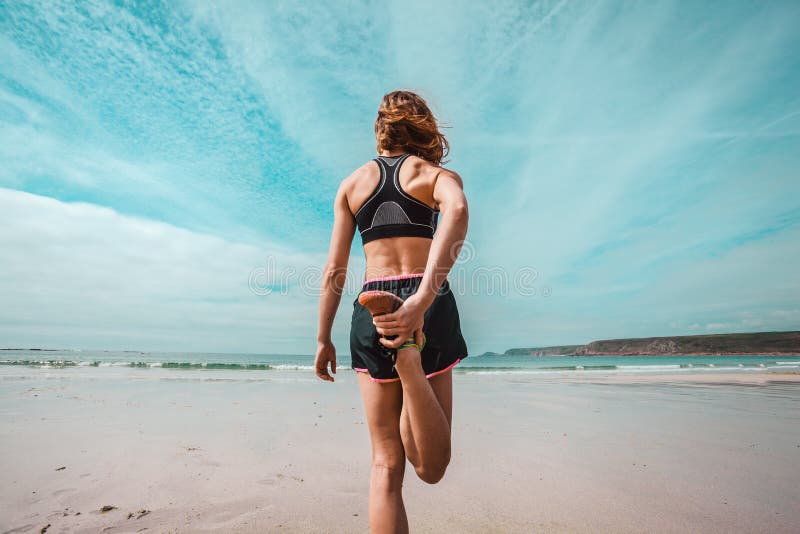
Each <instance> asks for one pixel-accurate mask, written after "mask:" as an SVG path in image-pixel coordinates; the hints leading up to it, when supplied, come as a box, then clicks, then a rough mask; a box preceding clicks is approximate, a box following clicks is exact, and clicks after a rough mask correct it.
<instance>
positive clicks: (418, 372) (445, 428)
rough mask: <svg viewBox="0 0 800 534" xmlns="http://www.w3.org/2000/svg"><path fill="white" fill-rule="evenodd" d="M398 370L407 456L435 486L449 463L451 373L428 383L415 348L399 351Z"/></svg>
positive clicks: (420, 475) (443, 374) (401, 421)
mask: <svg viewBox="0 0 800 534" xmlns="http://www.w3.org/2000/svg"><path fill="white" fill-rule="evenodd" d="M395 369H396V370H397V374H398V375H399V376H400V381H401V382H402V385H403V391H402V403H403V404H402V409H401V411H402V412H403V413H405V417H401V420H400V426H401V430H402V432H401V435H402V437H403V445H404V448H405V450H406V454H407V455H408V458H409V460H410V461H411V463H412V465H413V466H414V470H415V471H416V473H417V476H419V478H421V479H422V480H424V481H425V482H427V483H429V484H435V483H436V482H438V481H439V480H441V478H442V477H443V476H444V472H445V470H446V469H447V465H448V464H449V463H450V446H451V444H450V434H451V433H450V414H451V412H452V373H451V372H450V371H448V372H446V373H442V374H441V375H437V376H435V377H432V378H431V379H430V380H429V379H428V378H427V377H426V376H425V372H424V371H423V370H422V363H421V355H420V352H419V351H418V350H417V349H416V348H414V347H408V348H404V349H400V350H398V352H397V361H396V364H395ZM434 384H435V387H434ZM437 393H438V395H437ZM440 396H441V397H442V398H441V399H440Z"/></svg>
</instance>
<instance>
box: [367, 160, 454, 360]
mask: <svg viewBox="0 0 800 534" xmlns="http://www.w3.org/2000/svg"><path fill="white" fill-rule="evenodd" d="M433 199H434V200H435V201H436V203H437V204H438V206H439V211H441V214H442V222H441V223H440V224H439V227H438V228H437V230H436V233H435V234H434V237H433V243H431V250H430V253H429V255H428V263H427V265H426V266H425V274H424V275H423V277H422V281H421V282H420V286H419V289H418V290H417V291H416V293H414V294H413V295H411V296H410V297H408V299H406V301H405V303H404V304H403V305H402V306H401V307H400V308H399V309H398V310H397V311H395V312H394V313H390V314H386V315H380V316H378V317H375V326H376V329H377V331H378V333H380V334H381V335H382V336H388V335H397V338H396V339H394V340H387V339H384V338H381V343H383V344H384V345H385V346H387V347H390V348H395V349H396V348H398V347H399V346H400V345H402V344H403V343H404V342H405V341H406V340H407V339H408V338H410V337H411V336H412V335H413V333H414V332H415V331H417V330H418V329H420V328H422V323H423V319H424V315H425V310H427V309H428V308H429V307H430V305H431V304H432V303H433V300H434V299H435V298H436V293H437V292H438V291H439V288H440V287H441V285H442V283H443V282H444V281H445V279H447V275H448V274H449V273H450V269H451V268H452V267H453V264H454V263H455V261H456V258H457V257H458V253H459V252H460V251H461V245H462V244H463V242H464V238H465V237H466V235H467V225H468V221H469V210H468V206H467V198H466V197H465V196H464V184H463V182H462V181H461V177H460V176H459V175H458V174H457V173H455V172H453V171H449V170H446V169H445V170H442V172H441V173H440V174H439V176H438V177H437V179H436V184H435V185H434V189H433Z"/></svg>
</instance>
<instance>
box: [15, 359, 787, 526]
mask: <svg viewBox="0 0 800 534" xmlns="http://www.w3.org/2000/svg"><path fill="white" fill-rule="evenodd" d="M15 375H19V376H22V375H23V373H20V372H19V370H6V369H3V370H2V373H0V422H1V423H2V426H1V427H0V455H1V457H2V460H0V462H2V464H1V465H2V472H3V484H2V485H0V497H1V498H0V532H40V529H42V528H43V527H45V526H46V525H50V526H49V527H48V529H47V532H48V533H52V532H242V533H244V532H367V531H368V529H367V489H368V477H369V457H370V456H369V455H370V450H369V441H368V435H367V428H366V425H365V424H364V419H363V410H362V407H361V401H360V398H359V396H358V388H357V384H356V381H355V376H354V373H353V371H351V370H348V369H341V370H340V371H339V373H338V375H337V380H336V382H335V383H334V384H330V383H324V382H321V381H319V380H317V379H316V378H314V377H313V376H312V375H311V373H310V372H306V373H301V372H286V373H283V372H264V373H259V372H251V371H241V372H237V371H227V372H214V373H205V372H203V371H177V370H156V369H146V370H128V369H124V370H114V369H108V370H107V369H86V370H78V369H64V370H52V371H48V372H45V371H41V372H40V373H38V374H37V373H34V375H33V377H31V376H30V371H28V377H27V378H19V377H18V378H14V376H15ZM211 376H214V377H217V378H218V379H217V380H211V381H209V380H197V378H198V377H204V378H207V377H211ZM255 377H257V378H258V380H253V378H255ZM454 380H455V386H454V387H455V393H454V395H455V399H454V402H455V411H454V418H453V455H452V462H451V464H450V467H449V468H448V472H447V474H446V475H445V477H444V479H443V480H442V481H441V482H440V483H438V484H436V485H429V484H426V483H424V482H422V481H420V480H418V479H417V478H416V476H415V474H414V471H413V469H412V468H411V466H410V465H409V466H408V467H407V470H406V482H405V485H404V494H405V499H406V508H407V510H408V514H409V523H410V526H411V531H412V532H476V533H477V532H617V533H619V532H709V533H711V532H727V533H730V532H772V533H780V532H797V531H798V530H797V525H799V524H800V476H799V475H800V467H798V466H800V424H798V423H799V422H800V410H798V409H797V408H798V406H800V385H798V375H778V374H775V373H766V372H757V373H747V374H741V373H731V374H726V373H705V374H698V375H694V374H692V375H689V374H681V375H678V374H675V375H647V376H630V375H619V374H612V373H603V374H600V373H594V372H593V373H591V374H590V373H585V374H580V373H572V374H567V373H564V374H562V375H549V376H547V377H542V376H540V375H535V374H531V375H522V374H494V375H492V374H456V375H455V377H454ZM62 467H63V469H59V468H62ZM103 506H113V507H114V508H113V509H110V510H109V511H106V512H101V511H100V510H101V509H102V507H103ZM131 514H132V515H131Z"/></svg>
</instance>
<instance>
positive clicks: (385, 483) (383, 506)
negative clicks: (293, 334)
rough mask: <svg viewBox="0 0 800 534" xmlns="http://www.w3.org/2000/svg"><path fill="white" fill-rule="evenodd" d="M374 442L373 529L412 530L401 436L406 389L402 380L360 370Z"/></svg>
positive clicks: (360, 382) (371, 498)
mask: <svg viewBox="0 0 800 534" xmlns="http://www.w3.org/2000/svg"><path fill="white" fill-rule="evenodd" d="M356 375H358V384H359V388H360V389H361V398H362V400H363V402H364V410H365V412H366V417H367V425H368V427H369V436H370V442H371V443H372V471H371V474H370V484H369V529H370V532H371V533H373V534H375V533H381V534H382V533H398V534H407V533H408V518H407V517H406V510H405V506H404V505H403V493H402V492H403V475H404V472H405V463H406V457H405V453H404V450H403V442H402V439H401V438H400V410H401V408H402V402H403V393H402V385H401V384H400V382H389V383H378V382H373V381H372V380H370V377H369V376H368V375H367V373H356Z"/></svg>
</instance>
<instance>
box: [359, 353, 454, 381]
mask: <svg viewBox="0 0 800 534" xmlns="http://www.w3.org/2000/svg"><path fill="white" fill-rule="evenodd" d="M459 363H461V358H459V359H457V360H456V361H454V362H453V363H451V364H450V365H448V366H447V367H445V368H444V369H440V370H439V371H434V372H432V373H430V374H427V375H425V378H431V377H433V376H436V375H440V374H442V373H446V372H447V371H449V370H450V369H452V368H453V367H455V366H456V365H458V364H459ZM353 370H354V371H358V372H359V373H369V370H368V369H362V368H361V367H353ZM369 378H370V380H372V381H373V382H397V381H398V380H400V379H399V378H373V377H372V375H370V377H369Z"/></svg>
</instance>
